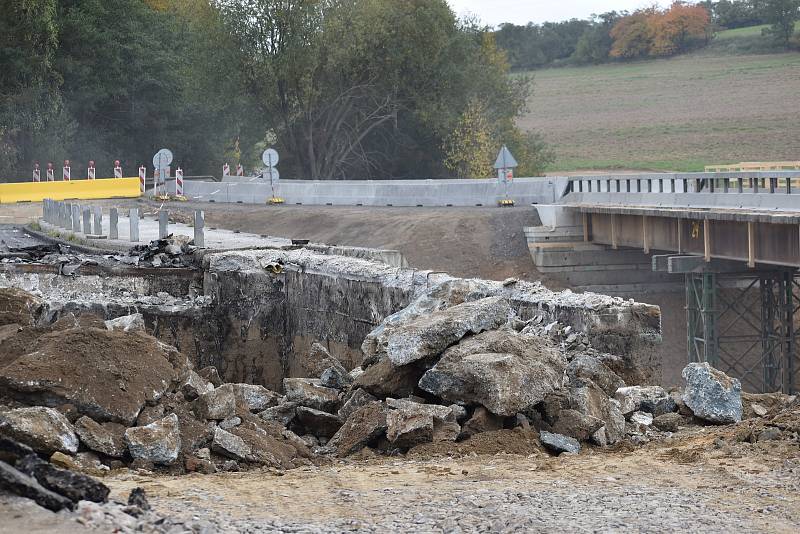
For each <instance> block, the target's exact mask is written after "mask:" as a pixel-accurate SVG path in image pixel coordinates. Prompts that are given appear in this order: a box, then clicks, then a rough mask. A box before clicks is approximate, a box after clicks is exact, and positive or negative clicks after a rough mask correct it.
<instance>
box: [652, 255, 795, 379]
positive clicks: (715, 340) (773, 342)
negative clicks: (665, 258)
mask: <svg viewBox="0 0 800 534" xmlns="http://www.w3.org/2000/svg"><path fill="white" fill-rule="evenodd" d="M663 263H664V262H661V261H660V260H659V264H663ZM670 263H672V262H670ZM655 265H656V261H654V266H655ZM718 267H719V266H718ZM685 276H686V322H687V333H688V337H687V347H688V356H689V361H690V362H708V363H709V364H711V365H712V366H714V367H716V368H718V369H720V370H721V371H724V372H726V373H728V374H729V375H731V376H734V377H736V378H738V379H740V380H741V381H742V385H743V387H744V388H745V390H748V391H756V392H761V393H769V392H776V391H783V392H785V393H789V394H794V393H796V392H797V391H798V388H800V361H798V357H797V347H796V341H797V339H796V331H795V317H796V315H797V313H798V310H800V284H798V280H797V271H796V270H794V269H760V270H752V271H740V272H733V271H730V270H727V269H726V266H724V265H723V266H722V267H721V268H719V269H717V270H714V263H712V264H710V265H708V266H707V267H703V268H701V269H699V270H698V271H694V272H687V273H686V274H685Z"/></svg>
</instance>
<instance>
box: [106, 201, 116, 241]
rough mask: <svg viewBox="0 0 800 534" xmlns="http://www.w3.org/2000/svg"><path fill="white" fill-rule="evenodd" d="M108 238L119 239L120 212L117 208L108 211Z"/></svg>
mask: <svg viewBox="0 0 800 534" xmlns="http://www.w3.org/2000/svg"><path fill="white" fill-rule="evenodd" d="M108 238H109V239H119V210H117V208H111V209H110V210H108Z"/></svg>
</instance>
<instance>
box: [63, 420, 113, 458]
mask: <svg viewBox="0 0 800 534" xmlns="http://www.w3.org/2000/svg"><path fill="white" fill-rule="evenodd" d="M75 432H76V433H77V434H78V437H79V438H80V439H81V441H82V442H83V444H84V445H86V447H88V448H89V449H91V450H93V451H96V452H100V453H102V454H105V455H107V456H111V457H113V458H122V456H124V455H125V440H124V436H125V427H124V426H122V425H120V424H118V423H103V424H102V425H101V424H100V423H98V422H96V421H95V420H94V419H91V418H90V417H87V416H83V417H81V418H80V419H78V420H77V421H76V422H75Z"/></svg>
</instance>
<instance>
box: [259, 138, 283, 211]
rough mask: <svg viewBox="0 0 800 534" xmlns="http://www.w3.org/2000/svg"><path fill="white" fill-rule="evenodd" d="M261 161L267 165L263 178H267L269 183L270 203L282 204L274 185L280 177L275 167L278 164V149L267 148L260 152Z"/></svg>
mask: <svg viewBox="0 0 800 534" xmlns="http://www.w3.org/2000/svg"><path fill="white" fill-rule="evenodd" d="M261 161H263V162H264V165H266V166H267V168H266V170H265V171H264V174H263V176H264V179H265V180H266V179H267V178H269V183H270V186H271V188H272V198H270V199H269V203H270V204H283V199H282V198H280V197H279V196H277V195H275V186H276V185H278V181H279V180H280V178H281V175H280V173H279V172H278V169H276V168H275V166H276V165H278V161H280V156H279V155H278V151H277V150H275V149H274V148H268V149H266V150H265V151H264V153H263V154H261Z"/></svg>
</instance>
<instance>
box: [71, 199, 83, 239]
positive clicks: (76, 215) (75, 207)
mask: <svg viewBox="0 0 800 534" xmlns="http://www.w3.org/2000/svg"><path fill="white" fill-rule="evenodd" d="M70 208H71V209H72V231H73V232H75V233H78V232H80V231H81V206H80V204H72V206H70Z"/></svg>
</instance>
